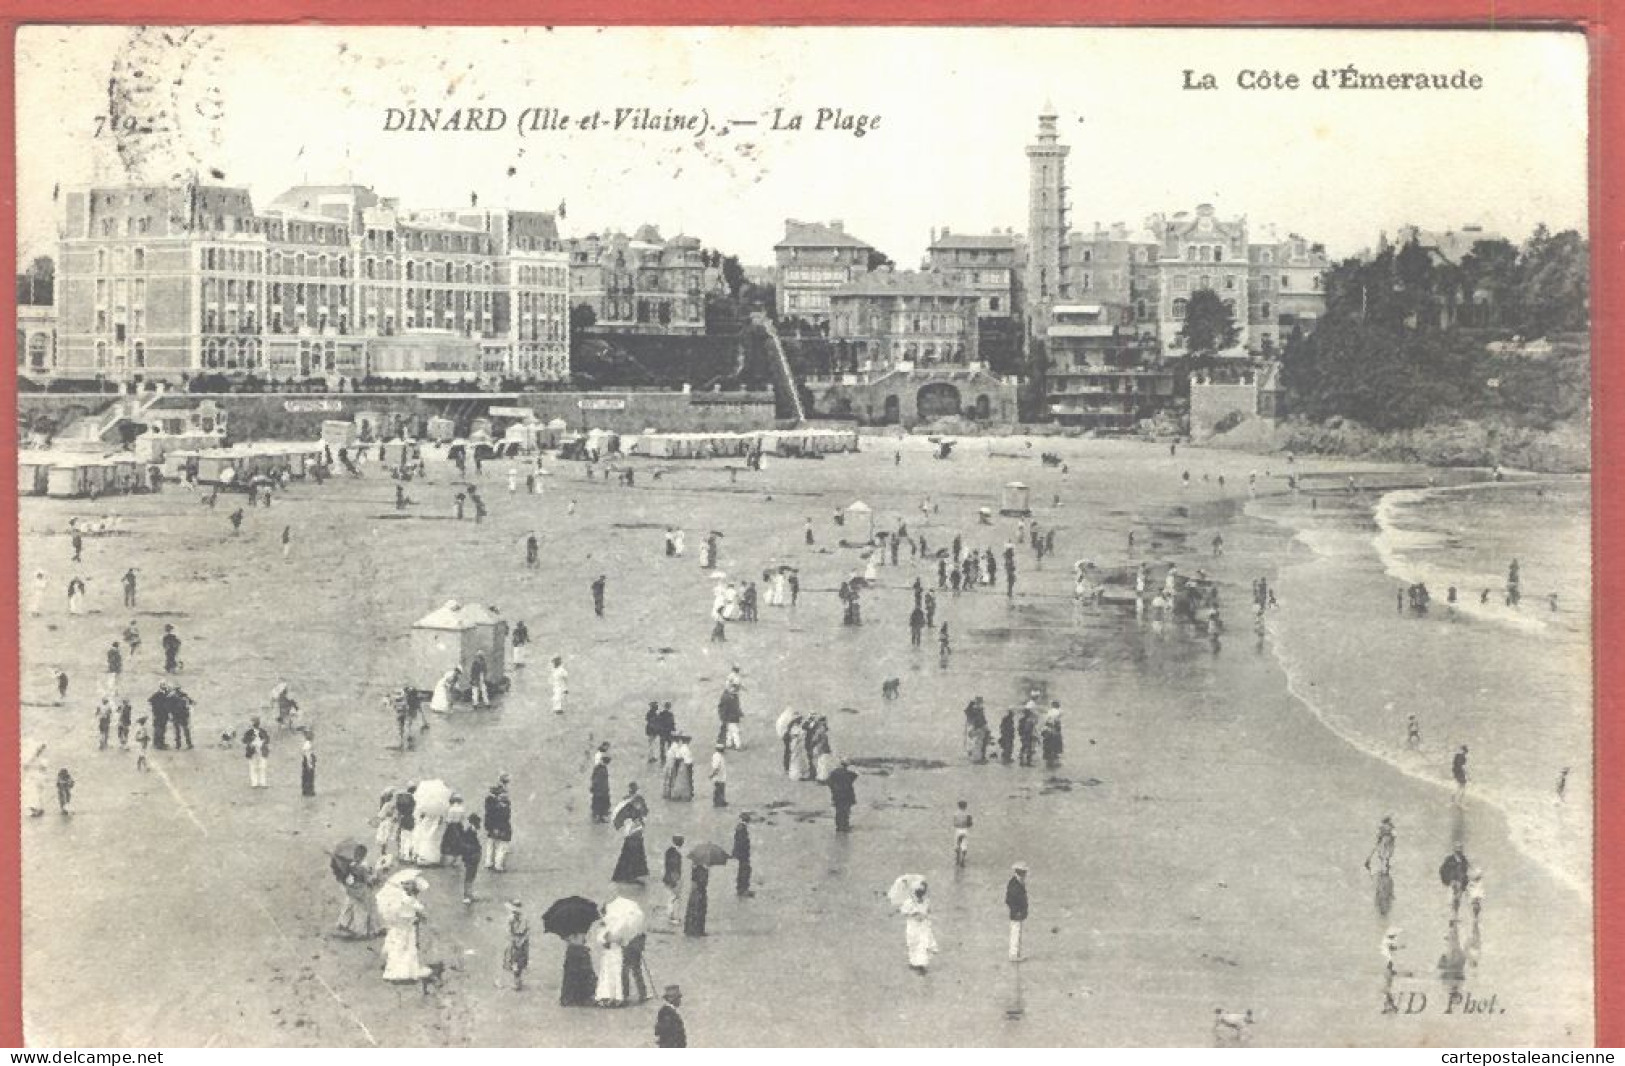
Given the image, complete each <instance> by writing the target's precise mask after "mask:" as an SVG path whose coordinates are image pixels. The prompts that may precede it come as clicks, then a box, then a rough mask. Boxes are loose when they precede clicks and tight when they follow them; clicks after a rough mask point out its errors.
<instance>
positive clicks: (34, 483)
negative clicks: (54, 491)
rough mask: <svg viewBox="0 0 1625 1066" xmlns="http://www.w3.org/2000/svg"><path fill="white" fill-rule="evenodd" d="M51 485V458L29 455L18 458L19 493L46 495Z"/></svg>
mask: <svg viewBox="0 0 1625 1066" xmlns="http://www.w3.org/2000/svg"><path fill="white" fill-rule="evenodd" d="M50 486H51V464H50V461H49V460H46V459H40V458H37V457H32V456H28V455H22V456H19V457H18V458H17V495H19V496H44V495H45V493H46V491H47V490H48V489H49V488H50Z"/></svg>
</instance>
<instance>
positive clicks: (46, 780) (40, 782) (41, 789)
mask: <svg viewBox="0 0 1625 1066" xmlns="http://www.w3.org/2000/svg"><path fill="white" fill-rule="evenodd" d="M23 768H24V770H26V771H27V774H26V780H27V782H28V784H27V785H26V786H25V787H26V789H27V792H26V795H27V796H28V813H29V814H31V815H33V816H34V817H35V818H38V817H39V816H40V815H42V814H44V813H45V812H46V810H47V809H49V807H50V803H51V788H52V785H53V784H54V783H55V778H53V777H52V776H51V764H50V761H49V760H47V759H46V758H45V745H44V744H41V745H40V746H39V750H38V751H36V752H35V753H34V757H33V758H32V759H29V760H28V762H27V763H26V764H25V765H24V767H23Z"/></svg>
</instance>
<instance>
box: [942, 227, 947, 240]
mask: <svg viewBox="0 0 1625 1066" xmlns="http://www.w3.org/2000/svg"><path fill="white" fill-rule="evenodd" d="M942 235H943V236H944V237H946V236H948V227H947V226H944V227H942Z"/></svg>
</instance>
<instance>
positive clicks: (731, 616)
mask: <svg viewBox="0 0 1625 1066" xmlns="http://www.w3.org/2000/svg"><path fill="white" fill-rule="evenodd" d="M722 617H723V618H724V619H726V620H727V621H729V622H737V621H739V587H738V586H737V585H735V584H733V583H732V582H729V583H728V587H727V588H726V589H724V590H723V593H722Z"/></svg>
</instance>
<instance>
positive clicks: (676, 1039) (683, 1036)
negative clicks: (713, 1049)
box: [655, 985, 688, 1047]
mask: <svg viewBox="0 0 1625 1066" xmlns="http://www.w3.org/2000/svg"><path fill="white" fill-rule="evenodd" d="M662 998H663V999H664V1000H665V1001H666V1002H664V1003H662V1004H661V1005H660V1013H659V1014H658V1015H656V1016H655V1047H688V1030H687V1029H686V1028H685V1027H684V1026H683V1016H682V1015H681V1014H679V1013H678V1012H677V1008H678V1007H681V1006H682V1005H683V990H682V989H681V988H679V987H678V986H676V985H667V986H666V992H665V995H664V996H663V997H662Z"/></svg>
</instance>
